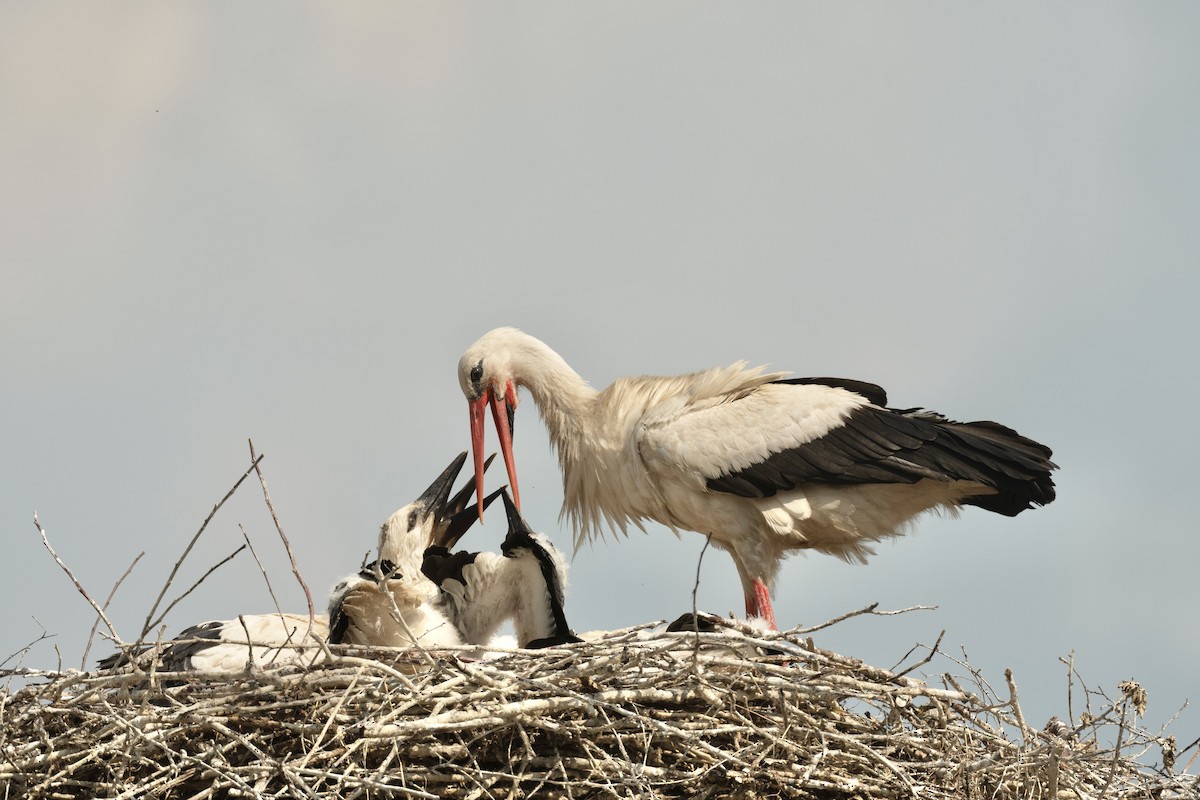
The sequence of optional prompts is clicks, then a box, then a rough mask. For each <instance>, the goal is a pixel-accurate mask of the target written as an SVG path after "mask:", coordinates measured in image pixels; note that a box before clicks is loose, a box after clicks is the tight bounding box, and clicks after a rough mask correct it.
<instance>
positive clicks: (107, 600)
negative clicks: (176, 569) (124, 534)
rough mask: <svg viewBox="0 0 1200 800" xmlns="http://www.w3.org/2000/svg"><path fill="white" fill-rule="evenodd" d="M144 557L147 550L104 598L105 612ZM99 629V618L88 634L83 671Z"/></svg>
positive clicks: (82, 665) (135, 559)
mask: <svg viewBox="0 0 1200 800" xmlns="http://www.w3.org/2000/svg"><path fill="white" fill-rule="evenodd" d="M144 555H146V551H145V550H143V551H142V552H140V553H138V554H137V555H136V556H135V557H134V559H133V561H132V562H131V563H130V564H129V566H128V567H127V568H126V569H125V573H124V574H123V575H121V577H119V578H117V582H116V583H114V584H113V587H112V591H111V592H109V593H108V597H106V598H104V610H105V611H107V610H108V604H109V603H111V602H112V599H113V596H114V595H115V594H116V593H117V589H119V588H120V587H121V584H122V583H124V581H125V579H126V578H128V577H129V573H131V572H133V568H134V567H136V566H137V563H138V562H139V561H141V560H142V556H144ZM98 627H100V618H99V617H97V618H96V621H95V622H93V623H92V630H91V633H89V634H88V640H87V646H86V647H84V648H83V658H82V659H80V662H79V668H80V669H81V670H86V669H87V659H88V653H89V652H90V651H91V649H92V640H94V639H95V638H96V629H97V628H98Z"/></svg>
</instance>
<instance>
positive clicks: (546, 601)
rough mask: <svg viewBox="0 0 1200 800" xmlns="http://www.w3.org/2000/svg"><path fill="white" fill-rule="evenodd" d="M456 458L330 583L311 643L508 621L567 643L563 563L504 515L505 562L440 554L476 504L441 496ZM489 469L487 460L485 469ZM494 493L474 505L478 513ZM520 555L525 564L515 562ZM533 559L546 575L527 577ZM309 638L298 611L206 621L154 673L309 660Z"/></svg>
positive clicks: (314, 652) (522, 634)
mask: <svg viewBox="0 0 1200 800" xmlns="http://www.w3.org/2000/svg"><path fill="white" fill-rule="evenodd" d="M466 458H467V454H466V452H463V453H460V454H459V456H458V457H457V458H455V460H454V461H453V462H452V463H451V464H450V466H448V467H447V468H446V469H445V470H443V472H442V474H441V475H439V476H438V478H437V480H435V481H434V482H433V484H432V485H430V487H429V488H428V489H426V490H425V492H424V493H422V495H421V496H420V497H418V498H417V499H416V500H415V501H413V502H412V503H410V504H409V505H407V506H405V507H404V508H401V509H400V510H399V511H397V512H396V513H394V514H392V515H391V517H389V518H388V520H387V521H386V522H385V523H384V524H383V525H382V526H381V528H380V532H379V546H378V547H379V549H378V554H379V559H378V560H377V561H375V562H372V563H370V564H367V565H366V566H364V567H363V568H362V570H361V571H360V572H359V573H358V574H357V575H353V576H350V577H348V578H346V579H344V580H342V581H340V582H339V583H338V584H337V585H336V586H334V588H333V590H332V592H331V593H330V599H329V613H328V615H317V617H316V619H315V620H314V623H313V628H312V636H314V637H316V638H318V639H321V640H324V641H328V642H329V643H331V644H342V643H344V644H359V645H367V646H383V647H409V646H413V645H419V646H422V647H439V646H441V647H445V646H454V645H460V644H485V643H487V641H488V639H490V638H491V635H492V633H494V632H495V630H496V629H497V628H498V627H499V626H500V625H501V624H502V623H504V622H505V621H507V620H508V619H512V620H513V622H514V626H515V628H516V631H517V636H518V641H519V643H520V644H521V646H532V647H545V646H549V645H552V644H561V643H564V642H568V641H577V640H576V639H575V638H574V636H573V634H572V633H571V631H570V628H569V627H568V626H567V625H566V620H565V617H564V616H563V613H562V587H563V586H564V585H565V582H566V573H565V570H566V568H565V566H564V564H563V561H562V557H561V555H560V554H559V553H558V551H557V550H555V549H554V547H553V545H550V544H549V543H548V542H546V541H545V540H544V539H541V537H539V536H538V535H537V534H531V533H529V532H528V529H527V528H526V529H524V531H521V530H514V524H513V523H512V520H511V515H510V525H509V534H508V537H507V538H506V539H505V542H504V545H503V552H504V553H505V555H506V556H508V558H502V557H501V556H497V555H495V554H492V553H467V552H460V553H456V554H454V555H453V556H451V555H450V552H449V548H450V547H453V546H454V545H455V544H456V543H457V542H458V540H459V539H460V538H461V537H462V535H463V534H464V533H466V531H467V530H468V529H469V528H470V527H471V525H472V524H473V523H474V521H475V519H476V518H478V517H479V516H480V513H479V511H478V510H477V509H476V507H475V505H471V506H467V500H468V499H469V498H470V495H471V490H472V489H473V488H474V487H473V486H472V485H471V484H469V483H468V484H467V485H466V486H464V487H463V488H462V490H460V491H459V492H458V493H457V494H456V495H455V496H454V497H452V498H451V497H449V494H450V489H451V486H452V485H453V483H454V480H455V479H456V478H457V477H458V474H459V472H460V471H461V470H462V467H463V464H464V463H465V462H466ZM490 463H491V459H490V458H489V459H488V461H487V462H486V463H485V464H484V465H483V468H484V469H485V470H486V469H487V466H488V465H489V464H490ZM502 491H503V490H498V491H496V492H493V493H492V494H491V495H489V496H487V497H486V498H484V499H483V507H484V508H486V507H487V506H488V505H489V504H490V503H491V502H492V500H494V499H495V498H496V497H497V496H498V495H499V494H500V493H501V492H502ZM539 544H540V545H541V546H542V547H541V549H539V547H538V545H539ZM523 547H524V548H526V550H521V548H523ZM524 553H529V554H530V556H531V558H520V556H521V555H523V554H524ZM531 560H532V563H535V564H539V565H542V564H549V566H542V567H541V568H540V571H539V570H538V569H532V570H531V569H530V568H529V566H528V564H529V563H530V561H531ZM443 564H445V566H440V565H443ZM423 570H424V571H423ZM430 572H432V574H430V575H427V574H426V573H430ZM435 576H436V577H435ZM443 589H444V590H445V591H443ZM307 630H308V615H307V614H280V613H275V614H246V615H242V616H240V617H238V618H237V619H232V620H216V621H211V622H205V623H202V624H200V625H193V626H191V627H189V628H186V629H185V630H184V631H182V632H181V633H180V634H179V636H177V637H176V638H175V640H174V641H173V642H172V643H171V644H170V645H168V646H167V647H166V648H165V649H164V650H163V652H162V654H161V656H160V664H161V668H162V669H165V670H168V671H180V670H196V671H202V672H240V671H242V670H244V669H245V668H246V666H247V664H249V663H252V664H253V665H254V666H256V667H265V666H268V665H272V664H274V665H282V664H292V663H311V662H312V661H313V660H314V659H316V658H317V657H318V656H319V655H320V652H321V650H320V647H319V644H317V643H315V642H313V641H312V640H311V639H310V640H308V641H306V640H305V632H306V631H307ZM126 660H127V659H126V658H125V656H124V654H116V655H113V656H109V657H108V658H105V659H103V660H101V661H100V664H99V666H100V668H101V669H108V668H112V667H115V666H120V665H121V664H124V663H126Z"/></svg>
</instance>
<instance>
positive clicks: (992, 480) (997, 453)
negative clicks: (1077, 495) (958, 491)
mask: <svg viewBox="0 0 1200 800" xmlns="http://www.w3.org/2000/svg"><path fill="white" fill-rule="evenodd" d="M938 427H939V428H941V430H942V432H943V433H944V434H945V435H946V438H947V440H948V441H947V444H950V443H951V442H952V443H953V445H952V446H951V449H952V450H953V451H954V452H955V454H956V455H958V456H959V457H966V458H969V459H970V460H971V461H972V462H973V466H974V467H975V468H976V469H977V470H978V471H979V472H980V473H982V475H984V476H986V477H985V479H984V480H982V481H981V482H982V483H985V484H987V485H988V486H991V487H993V488H994V489H995V490H996V493H995V494H984V495H974V496H971V497H964V498H963V499H962V501H961V502H962V503H964V504H966V505H972V506H978V507H979V508H982V509H986V510H987V511H993V512H995V513H997V514H1003V515H1005V516H1006V517H1015V516H1016V515H1017V514H1020V513H1021V512H1022V511H1024V510H1025V509H1027V508H1033V507H1034V506H1044V505H1046V504H1048V503H1050V502H1052V501H1053V500H1054V497H1055V491H1054V480H1053V478H1051V476H1050V473H1051V472H1052V471H1053V470H1055V469H1058V467H1057V465H1056V464H1055V463H1054V462H1053V461H1051V460H1050V456H1051V455H1053V453H1052V452H1051V450H1050V448H1049V447H1047V446H1046V445H1044V444H1041V443H1040V442H1035V441H1034V440H1033V439H1030V438H1028V437H1025V436H1022V435H1021V434H1019V433H1017V432H1016V431H1014V430H1013V429H1012V428H1007V427H1005V426H1004V425H1001V424H999V423H997V422H950V421H946V422H942V423H941V424H940V425H939V426H938Z"/></svg>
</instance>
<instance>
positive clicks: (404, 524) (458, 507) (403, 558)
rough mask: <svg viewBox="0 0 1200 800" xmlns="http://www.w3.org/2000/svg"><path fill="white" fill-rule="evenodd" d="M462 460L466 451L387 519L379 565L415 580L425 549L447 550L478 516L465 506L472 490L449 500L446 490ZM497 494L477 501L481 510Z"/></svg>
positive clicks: (482, 467)
mask: <svg viewBox="0 0 1200 800" xmlns="http://www.w3.org/2000/svg"><path fill="white" fill-rule="evenodd" d="M466 460H467V454H466V451H463V452H462V453H459V454H458V456H457V457H456V458H455V459H454V460H453V461H452V462H450V466H448V467H446V469H444V470H442V474H441V475H438V477H437V480H435V481H434V482H433V483H432V484H430V486H429V488H428V489H426V490H425V491H424V492H422V493H421V496H420V497H418V498H417V499H416V500H414V501H413V502H411V503H409V504H408V505H406V506H405V507H404V508H402V509H400V510H399V511H397V512H396V513H395V514H392V516H390V517H388V520H387V522H385V523H383V526H382V527H380V529H379V559H380V561H391V562H392V563H393V564H395V565H396V570H397V572H398V573H399V574H401V575H405V576H417V575H420V574H421V569H420V568H421V557H422V554H423V553H424V552H425V548H427V547H430V546H432V545H440V546H441V547H445V548H451V547H453V546H454V545H455V544H457V543H458V540H459V539H461V538H462V535H463V534H464V533H466V532H467V530H468V529H469V528H470V527H471V525H472V524H473V523H474V522H475V519H476V517H478V516H480V514H481V512H480V511H479V510H477V509H476V507H475V505H474V504H472V505H470V506H468V505H467V500H468V499H469V498H470V496H471V489H472V488H473V487H472V486H471V484H469V483H468V484H467V485H466V486H464V487H463V488H462V489H460V490H459V491H458V493H457V494H455V495H454V496H453V497H451V496H450V489H451V487H453V485H454V481H455V479H456V478H457V477H458V473H459V472H461V471H462V467H463V464H464V463H466ZM491 463H492V459H491V458H488V459H487V461H486V462H481V464H480V470H479V471H480V474H482V472H483V471H484V470H486V469H487V468H488V465H489V464H491ZM498 494H499V492H496V493H493V494H492V495H490V496H488V497H486V498H481V503H480V505H481V507H486V506H487V505H488V504H490V503H491V502H492V501H493V500H495V499H496V496H497V495H498Z"/></svg>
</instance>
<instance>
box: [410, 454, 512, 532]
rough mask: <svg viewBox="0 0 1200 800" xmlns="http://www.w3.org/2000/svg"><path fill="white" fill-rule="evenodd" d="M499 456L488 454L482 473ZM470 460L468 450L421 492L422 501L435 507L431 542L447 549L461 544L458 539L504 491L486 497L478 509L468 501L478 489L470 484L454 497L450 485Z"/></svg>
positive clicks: (428, 506) (433, 508)
mask: <svg viewBox="0 0 1200 800" xmlns="http://www.w3.org/2000/svg"><path fill="white" fill-rule="evenodd" d="M495 457H496V456H495V455H494V454H493V455H490V456H488V458H487V461H484V462H483V464H482V465H481V469H480V474H482V473H483V472H486V471H487V468H488V467H489V466H491V463H492V460H493V459H494V458H495ZM466 461H467V453H466V451H465V450H464V451H463V452H461V453H459V454H458V456H457V457H456V458H455V459H454V461H452V462H451V463H450V466H448V467H446V469H445V471H443V472H442V474H441V475H439V476H438V479H437V480H436V481H434V482H433V485H432V486H430V487H429V488H428V489H426V490H425V494H423V495H421V498H420V500H421V501H422V502H426V503H430V504H432V505H427V506H426V507H427V508H432V510H433V528H432V530H431V533H430V542H429V544H430V545H436V546H440V547H445V548H446V549H450V548H451V547H454V545H456V544H458V540H459V539H461V538H462V536H463V534H464V533H466V532H467V531H468V530H469V529H470V528H471V525H472V524H474V522H475V520H476V518H480V519H482V517H483V512H482V511H481V510H480V509H481V508H487V507H488V506H489V505H490V504H491V502H492V501H493V500H495V499H496V497H497V496H499V494H500V491H496V492H493V493H492V494H490V495H488V496H487V497H485V498H482V500H481V502H480V505H479V507H478V508H477V507H476V506H475V505H474V504H472V505H470V506H468V505H467V501H468V500H469V499H470V498H471V489H472V488H474V487H472V486H471V484H469V483H468V484H467V485H466V486H464V487H462V488H461V489H459V490H458V493H457V494H455V495H454V496H453V497H450V487H451V486H453V485H454V479H455V478H457V477H458V473H459V472H460V471H461V470H462V467H463V464H465V463H466ZM501 491H502V490H501Z"/></svg>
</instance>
